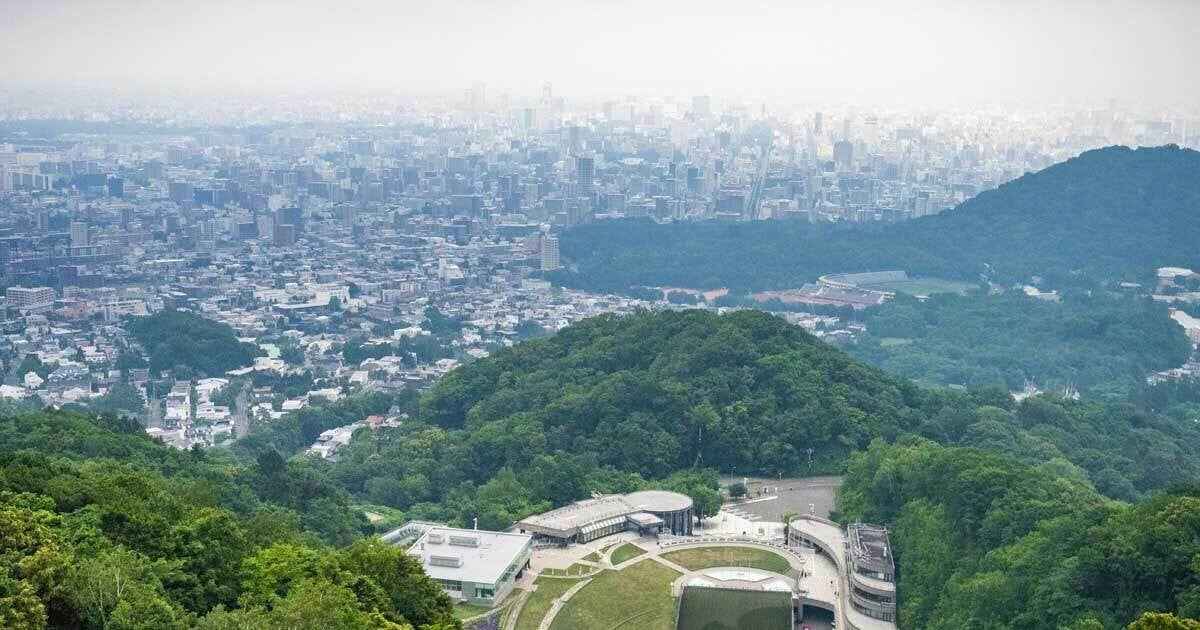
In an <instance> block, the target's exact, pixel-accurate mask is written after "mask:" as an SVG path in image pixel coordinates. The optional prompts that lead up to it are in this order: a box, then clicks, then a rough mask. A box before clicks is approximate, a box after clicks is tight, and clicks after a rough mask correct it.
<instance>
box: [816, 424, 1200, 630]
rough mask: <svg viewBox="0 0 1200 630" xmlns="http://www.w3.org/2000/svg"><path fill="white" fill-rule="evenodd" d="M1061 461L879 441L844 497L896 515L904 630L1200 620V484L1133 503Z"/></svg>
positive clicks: (847, 507)
mask: <svg viewBox="0 0 1200 630" xmlns="http://www.w3.org/2000/svg"><path fill="white" fill-rule="evenodd" d="M1063 472H1064V471H1062V470H1061V469H1059V468H1057V467H1054V466H1047V465H1041V466H1028V465H1025V464H1022V463H1020V462H1016V461H1014V460H1012V459H1009V458H1007V457H1004V456H1002V455H997V454H995V453H990V452H987V451H982V450H978V449H970V448H945V447H941V446H937V445H935V444H931V443H928V442H921V441H906V442H905V443H899V444H894V445H887V444H884V443H883V442H882V441H880V442H877V443H874V444H872V445H871V447H870V448H869V449H868V450H867V451H866V452H861V453H857V454H856V455H855V456H854V458H853V459H852V460H851V462H850V466H849V470H848V472H847V474H846V477H845V485H843V486H842V489H841V492H840V493H839V495H838V512H839V514H840V515H841V518H843V519H846V520H866V521H870V522H877V523H888V524H890V527H889V529H890V530H891V539H892V549H893V551H894V553H895V558H896V566H897V571H896V573H897V576H898V582H899V584H898V591H899V592H900V594H901V595H900V598H899V623H900V627H901V628H923V629H928V630H959V629H960V628H994V629H996V630H1005V629H1016V628H1022V629H1025V628H1036V629H1039V630H1041V629H1045V630H1055V629H1057V630H1104V629H1106V628H1124V627H1126V626H1125V624H1128V623H1129V622H1131V621H1133V620H1134V619H1136V618H1138V617H1139V615H1141V614H1142V613H1143V612H1146V611H1151V612H1159V611H1165V612H1170V613H1173V614H1175V615H1178V616H1180V617H1182V618H1184V619H1183V620H1181V619H1175V618H1172V617H1167V616H1166V615H1162V616H1160V617H1157V618H1156V617H1155V616H1153V615H1151V616H1150V617H1148V618H1144V619H1143V620H1142V621H1140V622H1138V623H1135V624H1133V625H1131V626H1129V628H1130V630H1150V629H1151V628H1153V629H1155V630H1158V629H1162V630H1189V629H1195V628H1197V627H1200V622H1197V621H1195V619H1197V618H1200V561H1198V559H1200V485H1197V484H1195V483H1192V484H1183V485H1177V486H1174V487H1172V488H1170V489H1168V490H1166V491H1163V492H1159V493H1156V494H1154V495H1152V496H1150V497H1147V498H1145V499H1143V500H1142V501H1140V502H1138V503H1136V504H1133V505H1130V504H1127V503H1121V502H1116V501H1110V500H1107V499H1105V498H1103V497H1101V496H1100V495H1098V494H1096V493H1095V492H1094V491H1093V490H1092V489H1091V488H1089V487H1088V486H1087V485H1086V484H1081V483H1079V482H1078V480H1077V479H1075V478H1073V477H1072V476H1071V475H1070V474H1063Z"/></svg>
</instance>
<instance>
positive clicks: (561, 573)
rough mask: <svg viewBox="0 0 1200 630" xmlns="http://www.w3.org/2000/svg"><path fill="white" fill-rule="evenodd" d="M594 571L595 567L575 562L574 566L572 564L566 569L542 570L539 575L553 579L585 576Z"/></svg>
mask: <svg viewBox="0 0 1200 630" xmlns="http://www.w3.org/2000/svg"><path fill="white" fill-rule="evenodd" d="M595 570H596V568H595V567H591V566H588V565H586V564H579V563H578V562H576V563H575V564H572V565H571V566H569V567H567V568H566V569H542V573H541V574H542V575H549V576H553V577H573V576H576V575H587V574H588V573H591V572H592V571H595Z"/></svg>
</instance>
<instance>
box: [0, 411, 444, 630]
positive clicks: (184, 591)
mask: <svg viewBox="0 0 1200 630" xmlns="http://www.w3.org/2000/svg"><path fill="white" fill-rule="evenodd" d="M370 531H371V530H370V528H369V527H367V525H366V522H365V520H364V519H363V517H362V516H361V514H360V513H358V512H357V511H356V510H352V509H351V508H350V506H349V503H348V496H347V495H346V493H345V491H343V490H341V489H339V488H337V487H336V486H334V485H333V484H331V483H329V482H328V481H326V480H325V479H324V477H323V476H322V475H321V474H319V473H317V472H315V471H313V470H310V469H308V468H306V467H305V463H304V462H303V461H293V462H285V461H284V460H283V458H281V457H280V456H279V455H278V453H275V452H274V451H270V452H268V453H265V454H263V455H262V456H260V457H259V458H258V459H257V461H252V462H239V461H237V460H234V459H232V458H230V457H229V456H228V454H227V453H225V452H223V451H222V450H220V449H214V450H211V451H203V450H199V449H196V450H192V451H190V452H182V451H177V450H175V449H172V448H169V447H167V446H164V445H162V444H161V443H159V442H156V441H154V440H151V439H150V438H149V437H147V436H146V434H145V433H144V432H143V430H142V427H141V426H140V425H138V424H137V423H136V422H132V421H128V420H125V419H119V418H114V417H111V416H103V417H86V416H82V415H78V414H71V413H63V412H37V413H28V414H22V415H17V416H9V417H4V418H0V627H3V628H6V629H7V628H12V629H20V630H24V629H34V628H42V627H47V626H49V627H54V628H86V629H104V630H126V629H144V630H163V629H168V630H169V629H174V628H200V629H212V630H217V629H230V628H255V629H259V628H281V627H292V628H362V629H367V628H388V629H393V630H400V629H401V628H413V627H418V628H423V629H426V630H449V629H452V628H459V627H460V625H459V623H458V622H457V621H455V620H454V618H453V616H452V612H451V605H450V601H449V598H448V597H447V596H446V595H445V594H443V593H442V591H441V589H440V588H439V587H438V586H437V585H436V584H434V583H433V582H432V581H430V580H429V579H428V578H427V577H426V576H425V574H424V572H423V571H422V569H421V567H420V565H419V564H418V563H417V562H416V561H415V560H412V559H410V558H408V557H407V556H406V555H405V554H404V552H403V550H402V549H400V548H398V547H391V546H389V545H386V544H383V543H380V542H378V541H375V540H372V539H369V538H364V534H366V533H369V532H370Z"/></svg>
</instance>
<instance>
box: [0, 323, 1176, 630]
mask: <svg viewBox="0 0 1200 630" xmlns="http://www.w3.org/2000/svg"><path fill="white" fill-rule="evenodd" d="M1198 403H1200V387H1198V386H1195V384H1187V383H1178V384H1170V385H1166V386H1160V387H1155V388H1150V387H1145V388H1142V389H1139V390H1138V391H1136V392H1135V394H1134V395H1133V396H1131V397H1130V398H1129V402H1126V403H1121V404H1105V403H1100V402H1079V401H1071V400H1065V399H1060V398H1055V397H1049V396H1043V397H1037V398H1033V399H1029V400H1026V401H1024V402H1022V403H1020V404H1017V403H1015V402H1014V401H1013V400H1012V398H1011V396H1009V394H1008V392H1007V391H1006V390H1004V389H1001V388H983V389H976V390H968V391H955V390H949V389H944V388H929V389H926V388H921V387H919V386H917V385H915V384H913V383H912V382H910V381H907V380H905V379H902V378H900V377H896V376H891V375H888V374H886V373H884V372H882V371H880V370H877V369H875V368H871V367H868V366H866V365H864V364H862V363H859V362H858V361H856V360H854V359H852V358H850V357H848V356H847V355H845V354H844V353H842V352H841V351H840V350H838V349H837V348H834V347H832V346H829V345H827V344H824V343H823V342H821V341H819V340H817V339H816V338H815V337H812V336H811V335H809V334H808V333H806V332H804V331H803V330H802V329H800V328H799V327H796V326H792V325H790V324H788V323H787V322H786V321H784V320H783V319H781V318H778V317H774V316H771V315H768V314H766V313H762V312H758V311H739V312H733V313H729V314H726V315H717V314H715V313H713V312H711V311H696V310H693V311H680V312H675V311H670V312H659V313H651V312H642V313H638V314H635V315H632V316H615V315H604V316H600V317H596V318H592V319H589V320H586V321H584V322H581V323H579V324H576V325H574V326H571V327H570V328H567V329H565V330H563V331H561V332H560V333H559V334H557V335H556V336H554V337H550V338H546V339H539V340H535V341H530V342H525V343H521V344H517V345H515V346H513V347H510V348H503V349H498V350H497V351H496V352H495V353H494V354H493V355H492V356H490V357H488V358H486V359H482V360H479V361H476V362H473V363H471V364H469V365H466V366H464V367H462V368H460V369H458V370H456V371H454V372H452V373H451V374H449V375H447V376H446V377H444V378H443V379H441V380H440V381H438V382H437V383H436V384H435V385H434V386H433V387H432V388H431V390H430V391H428V392H426V393H424V394H417V393H415V392H408V393H405V394H403V395H400V396H385V395H380V394H367V395H356V396H351V397H348V398H345V399H343V400H339V401H337V402H325V403H318V404H316V405H314V406H312V407H309V408H306V409H303V410H300V411H297V412H293V413H290V414H288V415H286V416H284V418H283V419H281V420H278V421H276V422H272V423H270V424H266V425H262V426H259V427H256V428H255V430H254V431H252V432H251V434H250V435H248V436H246V437H244V438H242V439H241V440H239V441H238V442H236V443H235V444H234V445H233V446H232V447H230V448H216V449H209V450H207V451H205V450H199V449H197V450H193V451H190V452H180V451H176V450H173V449H170V448H167V447H165V446H162V445H161V444H159V443H157V442H154V441H152V440H151V439H150V438H148V437H147V436H145V434H144V433H143V432H142V430H141V427H140V426H139V425H137V424H136V423H135V422H131V421H125V420H118V419H114V418H112V417H109V416H103V417H99V418H89V417H85V416H81V415H76V414H69V413H62V412H37V413H25V414H22V415H17V416H13V417H8V418H3V419H0V514H3V518H5V519H6V522H7V523H11V526H8V527H7V528H6V529H3V530H0V559H2V560H3V561H4V563H5V564H4V570H5V573H4V574H3V575H2V576H0V598H5V599H3V600H0V601H3V602H4V604H5V605H6V606H7V607H8V610H10V611H13V612H11V613H9V614H10V615H11V616H10V617H8V618H6V619H4V620H3V621H4V624H0V625H4V627H9V626H11V627H31V628H36V627H41V625H43V624H45V623H49V624H50V625H52V626H54V627H67V628H76V627H78V628H97V627H103V628H126V627H129V628H140V627H163V628H173V627H188V626H194V627H201V628H230V627H236V628H243V627H252V628H258V627H279V626H281V625H282V626H287V625H289V624H290V623H293V621H294V620H295V619H298V618H301V617H307V616H312V618H314V619H320V620H321V623H323V624H325V625H324V627H364V628H365V627H391V626H388V625H387V624H400V625H403V624H405V623H409V624H412V625H415V626H418V627H428V628H442V627H456V625H455V624H456V622H454V621H453V620H452V619H450V618H449V617H448V616H447V615H448V614H449V602H448V601H446V600H445V598H444V597H442V596H440V595H439V593H440V591H437V589H436V588H435V587H434V586H433V585H432V583H431V582H429V581H428V580H426V579H425V578H424V577H423V575H421V573H420V569H419V567H417V566H415V565H413V564H412V563H411V561H407V560H406V559H404V558H403V557H402V554H401V553H400V552H399V551H398V550H396V549H392V548H388V547H385V546H382V545H379V544H376V543H371V542H367V541H368V540H370V538H369V536H370V534H372V533H374V531H375V530H374V529H373V528H372V527H371V526H369V525H368V524H367V522H366V521H365V519H364V517H363V516H362V512H361V510H362V508H363V507H364V506H367V505H370V506H384V507H387V508H390V510H388V513H389V515H391V516H392V517H393V518H419V519H430V520H442V521H448V522H453V523H458V524H463V525H466V524H469V523H471V522H472V520H473V519H475V518H478V519H479V526H480V527H483V528H488V529H502V528H505V527H507V526H509V525H510V524H511V523H513V522H514V521H515V520H518V519H520V518H522V517H524V516H526V515H528V514H531V513H534V512H538V511H542V510H545V509H548V508H550V507H553V506H558V505H563V504H565V503H567V502H570V501H573V500H577V499H580V498H584V497H587V496H590V495H591V493H593V492H627V491H631V490H635V489H641V488H649V487H659V488H669V489H674V490H677V491H680V492H684V493H686V494H689V495H690V496H692V497H693V498H694V499H695V500H696V505H697V508H698V512H699V515H700V516H701V517H707V516H710V515H712V514H714V513H715V512H716V510H717V508H718V507H719V505H720V501H721V499H720V495H719V494H718V493H717V491H716V484H717V473H718V470H722V469H724V470H728V467H731V466H736V467H737V469H738V472H739V473H743V472H744V473H752V472H760V473H769V474H776V473H780V474H788V475H793V474H816V473H826V472H829V473H836V472H841V471H844V470H848V471H849V472H848V476H847V483H846V486H845V490H844V492H843V498H842V499H840V503H839V507H840V515H841V517H844V518H866V519H869V520H875V521H879V522H883V523H888V524H889V525H891V526H892V530H893V532H894V534H893V535H894V538H895V544H896V547H897V555H898V559H899V562H900V571H899V574H900V579H901V589H902V591H901V592H902V593H904V596H903V597H902V598H901V602H902V605H903V606H905V608H904V610H903V615H904V619H903V620H902V622H903V623H904V627H919V628H926V627H928V628H962V627H998V628H999V627H1035V628H1058V627H1060V626H1061V627H1070V628H1073V629H1075V630H1083V629H1085V628H1087V629H1089V630H1090V629H1091V628H1093V627H1117V625H1120V624H1125V623H1128V622H1130V621H1131V620H1132V619H1133V618H1134V617H1136V616H1137V614H1138V613H1140V612H1141V611H1142V610H1164V611H1176V612H1181V613H1183V614H1189V615H1190V614H1194V613H1193V612H1190V611H1192V608H1191V607H1192V606H1194V605H1195V601H1200V600H1194V599H1193V595H1195V593H1194V592H1193V591H1194V589H1193V588H1192V585H1194V584H1195V575H1194V571H1195V567H1192V566H1191V565H1189V564H1187V563H1183V564H1179V562H1180V558H1182V557H1183V556H1184V555H1186V554H1188V553H1192V554H1193V555H1194V553H1195V550H1194V549H1193V550H1192V551H1190V552H1189V551H1188V550H1189V549H1191V547H1189V546H1188V545H1192V546H1193V547H1194V546H1195V545H1196V544H1197V543H1196V540H1197V539H1196V538H1195V535H1194V534H1192V535H1193V538H1191V539H1188V538H1187V536H1188V531H1189V530H1188V529H1187V527H1194V525H1189V524H1188V523H1190V522H1191V521H1188V520H1187V519H1188V518H1193V517H1194V515H1192V516H1187V515H1188V514H1190V512H1187V510H1186V509H1185V508H1187V506H1188V505H1190V504H1187V503H1186V501H1187V500H1192V501H1195V500H1196V499H1195V498H1194V497H1195V496H1196V494H1197V493H1196V492H1195V491H1193V490H1191V489H1188V487H1184V486H1179V484H1186V483H1189V482H1194V481H1195V480H1197V479H1200V461H1198V460H1196V458H1195V457H1194V454H1195V453H1196V452H1200V423H1197V422H1196V418H1197V417H1200V404H1198ZM381 413H400V414H401V416H400V417H401V420H402V422H401V425H400V426H399V427H396V428H390V429H388V428H384V429H380V430H378V431H376V432H375V433H374V434H371V433H369V432H368V431H366V430H363V432H361V433H360V434H359V435H357V436H356V439H355V440H354V442H353V443H352V444H351V445H350V447H349V448H348V449H346V450H345V451H343V452H342V453H341V457H340V458H339V460H338V461H336V462H330V461H326V460H322V459H319V458H313V457H307V456H303V455H299V453H301V452H302V451H303V450H304V449H305V448H306V447H307V446H308V445H309V444H310V443H311V442H312V440H313V439H315V437H316V436H317V435H318V434H319V433H320V432H321V431H323V430H325V429H328V428H331V427H333V426H340V425H343V424H347V423H349V422H352V421H355V420H359V419H361V418H363V417H364V416H366V415H370V414H381ZM889 443H890V444H891V445H889ZM809 448H812V449H813V458H812V462H811V463H810V462H809V460H808V456H807V449H809ZM862 449H868V450H867V451H866V452H865V453H863V452H862ZM856 453H857V454H856ZM1170 488H1175V489H1171V490H1166V494H1160V493H1161V492H1164V489H1170ZM1180 488H1182V489H1180ZM1180 501H1183V503H1179V502H1180ZM1128 502H1137V503H1128ZM913 506H915V507H913ZM1181 510H1182V511H1181ZM1180 515H1183V516H1180ZM1185 516H1186V518H1184V517H1185ZM1181 518H1183V521H1180V519H1181ZM1135 522H1145V523H1152V524H1155V523H1160V522H1161V525H1154V528H1148V529H1147V530H1146V531H1139V530H1137V529H1136V528H1135V527H1133V526H1132V523H1135ZM926 526H928V527H929V528H931V529H930V530H929V531H932V532H934V534H930V535H928V536H927V535H926V534H925V533H924V532H925V531H926ZM1092 530H1095V532H1096V533H1095V535H1094V536H1092V538H1090V539H1088V540H1093V542H1090V543H1089V542H1088V540H1085V539H1084V537H1085V536H1091V534H1089V533H1088V532H1090V531H1092ZM9 532H16V533H15V534H10V533H9ZM1152 533H1153V534H1154V535H1153V536H1152V535H1151V534H1152ZM1159 535H1161V536H1162V537H1163V538H1161V539H1160V538H1156V537H1155V536H1159ZM1155 540H1164V541H1167V543H1166V544H1163V545H1158V546H1155V544H1154V541H1155ZM1072 550H1080V552H1079V553H1080V554H1083V550H1089V551H1088V552H1087V555H1082V556H1080V557H1079V558H1075V556H1073V555H1072ZM905 554H907V555H905ZM1024 554H1033V555H1037V554H1046V557H1048V558H1059V560H1056V561H1055V562H1051V563H1041V564H1039V566H1036V567H1032V568H1028V567H1027V566H1026V565H1027V564H1029V563H1032V562H1033V561H1032V560H1029V559H1028V557H1027V555H1024ZM1054 554H1058V555H1054ZM1129 559H1134V560H1136V561H1137V562H1139V563H1140V564H1138V565H1137V566H1136V567H1132V568H1130V569H1129V571H1130V572H1131V573H1130V575H1129V576H1126V577H1125V578H1122V579H1123V581H1116V582H1113V583H1114V584H1119V585H1120V588H1121V590H1120V592H1119V593H1117V594H1116V595H1114V597H1113V599H1112V601H1108V600H1105V599H1104V598H1103V596H1102V594H1103V592H1104V591H1103V587H1102V586H1101V585H1103V584H1104V583H1105V581H1111V580H1115V579H1118V578H1115V577H1113V573H1114V572H1119V571H1123V570H1126V568H1125V565H1126V564H1127V562H1128V561H1129ZM1022 563H1024V564H1022ZM1089 563H1090V564H1089ZM112 567H118V569H116V571H117V573H116V574H115V575H117V576H119V577H120V578H121V579H122V580H125V579H128V580H129V581H128V583H127V584H126V586H125V587H124V588H122V589H120V594H119V596H118V595H115V594H114V591H113V590H112V589H111V588H110V587H112V586H113V583H112V582H111V581H110V580H111V578H112V575H114V574H113V573H111V571H113V569H112ZM380 567H391V568H393V569H394V570H393V571H391V572H387V571H385V572H382V574H381V570H380ZM1056 567H1058V569H1056ZM1027 568H1028V571H1026V569H1027ZM1034 569H1036V570H1034ZM106 571H108V572H106ZM1021 571H1026V572H1025V573H1021ZM1156 572H1159V573H1161V575H1160V576H1159V577H1155V575H1158V574H1156ZM1118 577H1119V576H1118ZM939 580H940V581H939ZM1189 589H1191V590H1189ZM89 598H91V599H89ZM993 599H994V600H995V603H993V602H992V600H993ZM1042 600H1045V601H1046V605H1047V606H1048V608H1047V610H1048V611H1049V612H1050V614H1049V615H1048V616H1047V617H1045V618H1044V619H1042V620H1030V619H1029V618H1027V617H1028V616H1021V617H1019V618H1018V619H1019V620H1020V621H1021V622H1022V623H1021V624H1017V623H1016V622H1015V621H1014V622H1013V624H1014V625H994V626H989V625H987V623H990V622H989V621H987V620H996V619H1001V618H998V617H991V616H989V615H992V614H994V612H995V608H989V606H995V607H999V606H1003V605H1011V604H1012V603H1013V602H1021V601H1030V602H1038V605H1041V604H1042ZM1027 608H1029V609H1030V610H1033V609H1034V608H1033V607H1027ZM1089 618H1090V619H1092V621H1081V620H1087V619H1089ZM146 620H149V621H148V622H147V621H146ZM1093 622H1094V624H1099V625H1088V624H1092V623H1093ZM997 623H999V622H997ZM1004 623H1005V624H1007V623H1009V622H1008V621H1005V622H1004ZM139 624H141V625H139ZM1070 624H1075V625H1070ZM1081 624H1082V625H1081ZM1144 627H1152V626H1144Z"/></svg>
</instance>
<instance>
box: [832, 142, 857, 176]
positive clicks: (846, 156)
mask: <svg viewBox="0 0 1200 630" xmlns="http://www.w3.org/2000/svg"><path fill="white" fill-rule="evenodd" d="M833 161H834V163H835V164H837V165H838V166H839V167H842V168H847V169H848V168H850V163H851V162H853V161H854V143H852V142H849V141H847V140H839V141H837V142H834V143H833Z"/></svg>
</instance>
